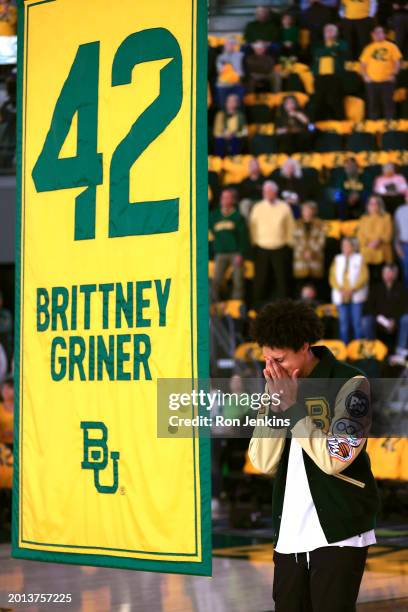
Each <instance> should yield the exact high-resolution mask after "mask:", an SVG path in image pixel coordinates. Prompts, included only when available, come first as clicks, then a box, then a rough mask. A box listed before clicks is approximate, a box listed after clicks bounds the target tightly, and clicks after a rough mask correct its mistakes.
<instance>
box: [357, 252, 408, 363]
mask: <svg viewBox="0 0 408 612" xmlns="http://www.w3.org/2000/svg"><path fill="white" fill-rule="evenodd" d="M381 276H382V281H381V282H380V283H377V284H376V285H374V286H373V287H371V288H370V292H369V294H368V300H367V304H366V314H365V316H364V317H363V327H364V332H365V333H364V335H365V337H366V338H368V339H369V340H374V339H375V338H379V339H380V340H382V341H383V342H385V344H387V345H388V346H389V345H393V344H394V341H395V340H396V347H397V348H396V354H397V355H401V357H402V358H404V361H405V357H406V356H407V355H408V292H407V290H406V289H405V287H404V285H403V283H401V282H400V281H399V280H398V268H397V266H395V265H393V264H386V265H385V266H383V268H382V272H381Z"/></svg>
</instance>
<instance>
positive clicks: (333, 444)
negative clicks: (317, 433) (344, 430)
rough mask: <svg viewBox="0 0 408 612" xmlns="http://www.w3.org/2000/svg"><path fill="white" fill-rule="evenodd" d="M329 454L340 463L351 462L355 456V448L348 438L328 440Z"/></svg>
mask: <svg viewBox="0 0 408 612" xmlns="http://www.w3.org/2000/svg"><path fill="white" fill-rule="evenodd" d="M327 448H328V451H329V454H330V455H331V456H332V457H335V458H336V459H339V461H350V459H352V458H353V455H354V448H353V446H352V445H351V444H350V442H349V441H348V439H347V438H335V437H330V438H327Z"/></svg>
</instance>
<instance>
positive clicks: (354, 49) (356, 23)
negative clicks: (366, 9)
mask: <svg viewBox="0 0 408 612" xmlns="http://www.w3.org/2000/svg"><path fill="white" fill-rule="evenodd" d="M373 26H374V20H373V19H372V18H371V17H366V18H365V19H342V21H341V27H342V29H343V38H344V39H345V41H346V43H347V47H348V51H349V57H350V59H351V60H357V59H358V58H359V57H360V54H361V52H362V50H363V49H364V47H365V46H366V45H368V43H369V42H370V34H371V30H372V29H373Z"/></svg>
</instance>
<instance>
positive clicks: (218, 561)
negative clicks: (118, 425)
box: [0, 521, 408, 612]
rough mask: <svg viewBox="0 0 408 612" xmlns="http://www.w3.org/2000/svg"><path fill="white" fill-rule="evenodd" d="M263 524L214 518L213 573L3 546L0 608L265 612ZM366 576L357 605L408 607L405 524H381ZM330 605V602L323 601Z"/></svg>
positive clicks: (266, 540) (267, 564) (268, 550)
mask: <svg viewBox="0 0 408 612" xmlns="http://www.w3.org/2000/svg"><path fill="white" fill-rule="evenodd" d="M268 531H269V530H268V529H264V530H262V529H261V530H256V531H255V530H253V531H249V530H231V529H226V528H225V526H224V525H223V522H222V521H221V522H220V523H219V524H217V523H216V524H215V525H214V535H213V552H214V560H213V578H203V577H196V576H180V575H176V574H159V573H150V572H134V571H129V570H116V569H115V570H114V569H110V568H95V567H88V566H79V565H78V566H75V565H64V564H53V563H39V562H36V561H22V560H19V559H11V557H10V546H9V545H8V544H2V545H0V611H1V612H3V611H4V610H27V611H29V612H37V611H39V610H45V609H51V608H53V609H55V608H62V607H64V609H65V610H75V611H77V610H78V611H81V612H110V611H118V612H131V611H135V612H148V611H149V612H161V611H162V612H227V611H228V612H267V611H271V610H273V602H272V596H271V591H272V580H273V563H272V543H271V540H270V536H269V534H268ZM377 539H378V545H376V546H373V547H371V549H370V553H369V558H368V562H367V567H366V572H365V575H364V578H363V582H362V586H361V590H360V596H359V603H358V608H357V609H358V611H359V612H363V611H364V612H366V611H367V612H368V611H375V612H385V611H392V612H402V611H403V610H404V611H408V528H407V527H406V526H397V527H393V528H392V529H379V530H378V532H377ZM8 593H20V594H22V593H71V594H72V603H70V604H49V605H48V606H46V605H44V604H43V605H41V606H38V605H29V604H11V603H8V602H7V599H8V597H7V594H8ZM327 609H328V610H330V603H328V608H327Z"/></svg>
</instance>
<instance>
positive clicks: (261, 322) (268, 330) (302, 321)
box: [251, 300, 323, 352]
mask: <svg viewBox="0 0 408 612" xmlns="http://www.w3.org/2000/svg"><path fill="white" fill-rule="evenodd" d="M251 336H252V338H253V340H255V342H257V343H258V344H259V345H260V346H269V347H271V348H280V349H281V348H290V349H292V350H293V351H295V352H296V351H298V350H300V349H301V348H302V346H303V345H304V343H305V342H309V343H310V344H314V343H315V342H317V341H318V340H320V339H321V338H322V337H323V325H322V322H321V321H320V319H319V317H318V316H317V314H316V313H315V311H314V310H313V308H312V307H311V306H308V305H307V304H305V303H303V302H298V301H296V302H295V301H294V300H279V301H277V302H274V303H273V304H267V305H266V306H264V307H263V308H262V310H261V311H260V312H259V314H258V316H257V317H256V319H254V320H253V321H252V325H251Z"/></svg>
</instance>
